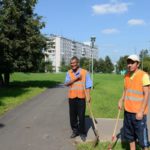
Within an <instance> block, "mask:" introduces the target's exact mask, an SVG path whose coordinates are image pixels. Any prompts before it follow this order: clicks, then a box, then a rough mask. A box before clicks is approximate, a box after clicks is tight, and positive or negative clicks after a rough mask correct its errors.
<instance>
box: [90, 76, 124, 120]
mask: <svg viewBox="0 0 150 150" xmlns="http://www.w3.org/2000/svg"><path fill="white" fill-rule="evenodd" d="M122 92H123V76H121V75H116V74H95V75H94V89H93V90H92V92H91V96H92V110H93V114H94V116H95V117H100V118H115V117H116V116H117V112H118V100H119V98H120V97H121V96H122Z"/></svg>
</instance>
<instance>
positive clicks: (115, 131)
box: [112, 109, 121, 138]
mask: <svg viewBox="0 0 150 150" xmlns="http://www.w3.org/2000/svg"><path fill="white" fill-rule="evenodd" d="M120 112H121V110H120V109H119V110H118V115H117V119H116V124H115V128H114V132H113V137H114V136H115V134H116V130H117V126H118V121H119V116H120ZM113 137H112V138H113Z"/></svg>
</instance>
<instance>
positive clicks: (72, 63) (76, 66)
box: [70, 59, 79, 70]
mask: <svg viewBox="0 0 150 150" xmlns="http://www.w3.org/2000/svg"><path fill="white" fill-rule="evenodd" d="M70 66H71V68H72V70H77V68H78V67H79V63H78V62H77V60H76V59H73V60H71V62H70Z"/></svg>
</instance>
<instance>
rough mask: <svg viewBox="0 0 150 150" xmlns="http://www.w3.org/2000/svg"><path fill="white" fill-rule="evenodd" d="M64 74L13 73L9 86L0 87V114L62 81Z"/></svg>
mask: <svg viewBox="0 0 150 150" xmlns="http://www.w3.org/2000/svg"><path fill="white" fill-rule="evenodd" d="M64 78H65V74H51V73H13V74H11V82H10V86H9V87H7V88H0V115H2V114H3V113H5V112H6V111H8V110H10V109H12V108H14V107H15V106H17V105H19V104H21V103H23V102H24V101H27V100H29V99H30V98H32V97H33V96H36V95H38V94H39V93H41V92H43V91H44V90H45V89H46V88H49V87H53V86H55V85H57V84H59V83H63V82H64Z"/></svg>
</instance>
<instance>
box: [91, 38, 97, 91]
mask: <svg viewBox="0 0 150 150" xmlns="http://www.w3.org/2000/svg"><path fill="white" fill-rule="evenodd" d="M95 40H96V37H93V36H92V37H91V59H92V66H91V67H92V68H91V71H92V82H93V86H94V77H93V48H94V43H95ZM93 86H92V89H93Z"/></svg>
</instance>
